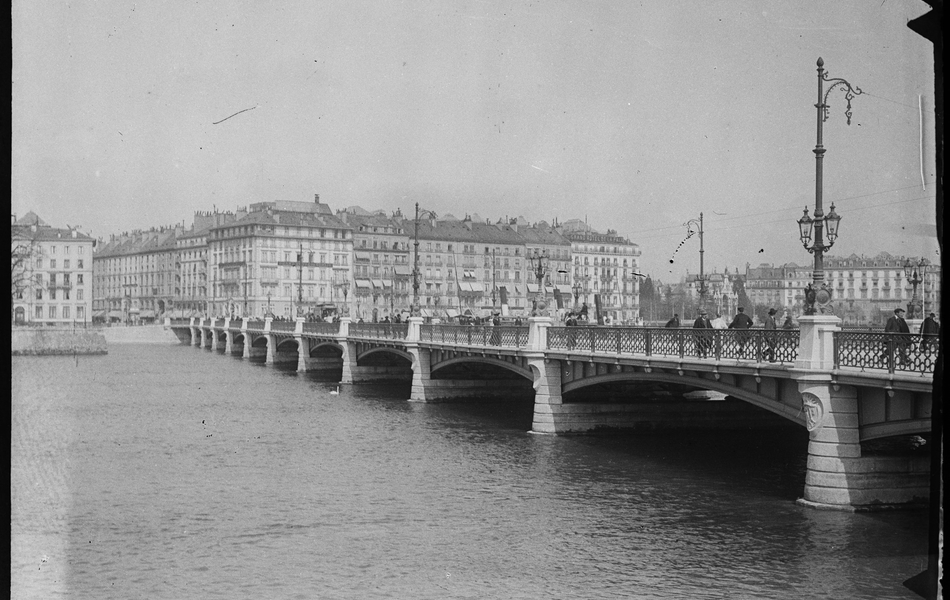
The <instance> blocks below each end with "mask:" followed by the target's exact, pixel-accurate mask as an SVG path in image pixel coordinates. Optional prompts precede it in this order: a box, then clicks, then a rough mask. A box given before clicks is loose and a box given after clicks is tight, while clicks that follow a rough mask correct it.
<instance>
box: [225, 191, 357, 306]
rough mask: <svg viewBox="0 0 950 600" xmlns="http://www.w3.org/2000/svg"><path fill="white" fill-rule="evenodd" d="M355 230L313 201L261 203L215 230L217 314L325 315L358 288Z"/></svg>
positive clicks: (251, 206) (316, 201)
mask: <svg viewBox="0 0 950 600" xmlns="http://www.w3.org/2000/svg"><path fill="white" fill-rule="evenodd" d="M352 255H353V230H352V228H350V227H349V226H348V225H347V224H346V223H344V222H343V221H342V220H341V219H340V218H339V217H337V216H335V215H334V214H333V213H332V211H331V210H330V207H329V206H327V205H326V204H322V203H321V202H320V197H319V196H315V199H314V202H312V203H310V202H290V201H276V202H259V203H256V204H251V205H250V206H249V207H248V210H247V214H243V215H241V216H240V217H239V218H237V219H235V220H234V221H233V222H228V223H224V224H221V225H215V226H213V227H211V228H210V230H209V232H208V260H209V265H208V269H209V277H210V282H209V289H210V293H211V297H210V298H209V300H208V303H209V307H210V309H209V312H210V313H211V314H212V315H222V316H224V315H228V316H230V315H233V316H242V315H243V316H264V315H265V314H274V315H276V316H279V317H282V318H287V319H291V318H294V317H296V316H304V315H308V314H315V315H321V316H322V315H323V314H324V313H325V312H326V311H327V310H329V309H333V308H338V307H342V306H343V305H344V304H345V303H346V301H347V299H348V297H349V293H350V289H351V288H352V282H353V276H352V260H351V257H352Z"/></svg>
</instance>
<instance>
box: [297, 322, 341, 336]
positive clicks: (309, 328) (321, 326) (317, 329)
mask: <svg viewBox="0 0 950 600" xmlns="http://www.w3.org/2000/svg"><path fill="white" fill-rule="evenodd" d="M303 332H304V333H315V334H321V335H335V334H337V333H339V332H340V322H339V321H330V322H321V323H313V322H305V323H304V324H303Z"/></svg>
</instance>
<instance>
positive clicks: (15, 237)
mask: <svg viewBox="0 0 950 600" xmlns="http://www.w3.org/2000/svg"><path fill="white" fill-rule="evenodd" d="M40 253H41V249H40V245H39V243H38V242H37V239H36V234H35V232H34V231H33V230H32V229H31V228H30V226H29V225H16V224H14V225H13V226H12V230H11V235H10V285H11V288H10V289H11V295H10V319H11V321H12V320H13V319H14V318H15V316H14V304H15V303H16V301H17V300H18V299H21V298H22V297H23V295H24V294H25V293H28V292H30V290H31V288H32V287H33V286H34V285H35V284H36V277H35V275H34V273H33V261H34V260H35V259H36V258H38V257H39V255H40Z"/></svg>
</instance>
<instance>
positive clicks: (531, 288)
mask: <svg viewBox="0 0 950 600" xmlns="http://www.w3.org/2000/svg"><path fill="white" fill-rule="evenodd" d="M527 285H528V293H529V294H537V293H538V284H536V283H529V284H527Z"/></svg>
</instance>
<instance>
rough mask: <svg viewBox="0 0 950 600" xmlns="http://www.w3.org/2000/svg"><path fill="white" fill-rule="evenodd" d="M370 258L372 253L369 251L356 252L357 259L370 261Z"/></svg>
mask: <svg viewBox="0 0 950 600" xmlns="http://www.w3.org/2000/svg"><path fill="white" fill-rule="evenodd" d="M369 258H370V253H369V252H357V253H356V260H365V261H368V260H369Z"/></svg>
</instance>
